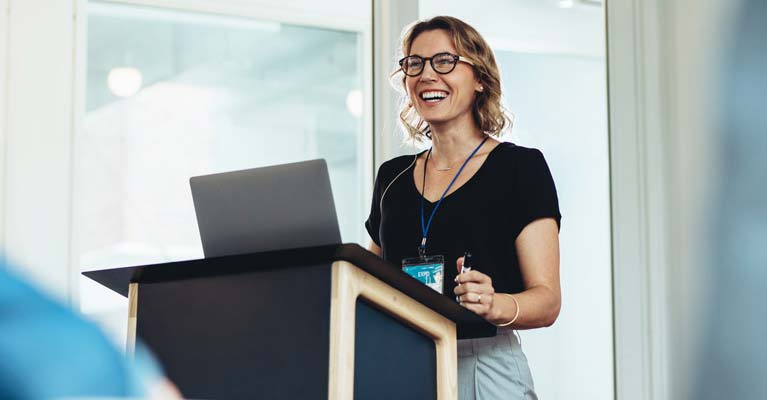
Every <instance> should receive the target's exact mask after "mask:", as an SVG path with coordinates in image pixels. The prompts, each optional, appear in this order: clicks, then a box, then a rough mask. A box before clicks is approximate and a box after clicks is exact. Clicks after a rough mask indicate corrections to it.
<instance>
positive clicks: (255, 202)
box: [189, 160, 341, 258]
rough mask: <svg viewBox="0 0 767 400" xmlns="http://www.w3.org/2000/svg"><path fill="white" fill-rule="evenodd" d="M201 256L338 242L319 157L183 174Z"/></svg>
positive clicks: (327, 179)
mask: <svg viewBox="0 0 767 400" xmlns="http://www.w3.org/2000/svg"><path fill="white" fill-rule="evenodd" d="M189 184H190V186H191V188H192V199H193V201H194V211H195V213H196V214H197V226H198V227H199V229H200V238H201V239H202V249H203V252H204V253H205V258H210V257H220V256H228V255H234V254H245V253H257V252H263V251H271V250H283V249H292V248H299V247H311V246H323V245H330V244H340V243H341V233H340V231H339V229H338V219H337V217H336V208H335V205H334V203H333V193H332V191H331V187H330V177H329V176H328V167H327V164H326V163H325V160H310V161H303V162H297V163H291V164H282V165H275V166H270V167H263V168H253V169H246V170H241V171H232V172H225V173H220V174H212V175H203V176H195V177H192V178H190V179H189Z"/></svg>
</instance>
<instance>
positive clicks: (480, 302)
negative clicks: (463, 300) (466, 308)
mask: <svg viewBox="0 0 767 400" xmlns="http://www.w3.org/2000/svg"><path fill="white" fill-rule="evenodd" d="M477 303H479V304H482V295H481V294H478V295H477Z"/></svg>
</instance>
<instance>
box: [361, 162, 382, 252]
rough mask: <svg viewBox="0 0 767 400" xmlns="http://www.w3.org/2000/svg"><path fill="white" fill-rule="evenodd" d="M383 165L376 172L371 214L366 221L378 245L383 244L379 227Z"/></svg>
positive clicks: (372, 237)
mask: <svg viewBox="0 0 767 400" xmlns="http://www.w3.org/2000/svg"><path fill="white" fill-rule="evenodd" d="M382 168H383V166H382V167H381V168H379V169H378V173H377V174H376V180H375V184H374V185H373V200H372V202H371V204H370V215H368V219H367V221H365V229H367V231H368V235H370V238H371V239H373V242H375V244H376V245H378V246H379V247H380V246H381V238H380V237H379V234H378V232H379V228H380V226H381V185H382V181H383V178H382V177H381V170H382Z"/></svg>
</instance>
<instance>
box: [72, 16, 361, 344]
mask: <svg viewBox="0 0 767 400" xmlns="http://www.w3.org/2000/svg"><path fill="white" fill-rule="evenodd" d="M363 53H364V51H363V41H362V34H361V33H360V32H354V31H344V30H332V29H321V28H316V27H310V26H298V25H290V24H286V23H280V22H275V21H267V20H258V19H252V18H239V17H230V16H223V15H214V14H201V13H191V12H181V11H172V10H166V9H159V8H149V7H137V6H127V5H117V4H109V3H99V2H91V3H89V5H88V24H87V83H86V88H85V91H86V94H85V102H86V105H85V120H84V124H83V126H82V129H80V132H78V135H77V137H76V144H75V146H76V147H75V160H76V161H75V162H76V166H75V168H76V169H75V191H74V193H75V195H74V196H75V199H74V204H75V210H74V212H75V217H74V221H75V222H74V224H75V225H74V235H73V237H74V239H73V240H74V242H73V247H74V251H75V257H76V259H77V262H78V263H79V266H80V269H81V270H88V269H96V268H105V267H117V266H121V265H137V264H146V263H159V262H166V261H170V260H182V259H192V258H199V257H202V248H201V243H200V239H199V233H198V230H197V225H196V218H195V214H194V208H193V204H192V199H191V192H190V189H189V177H190V176H195V175H201V174H208V173H214V172H222V171H230V170H236V169H245V168H254V167H260V166H266V165H272V164H282V163H288V162H294V161H300V160H307V159H314V158H324V159H326V160H327V162H328V166H329V171H330V175H331V184H332V186H333V191H334V196H335V204H336V209H337V212H338V219H339V223H340V228H341V234H342V237H343V240H344V241H348V242H360V241H362V240H364V238H366V236H363V235H366V234H365V233H364V228H363V224H362V221H364V213H365V212H366V211H367V210H365V207H366V206H367V202H368V199H367V198H366V196H364V195H362V194H363V192H365V190H364V188H365V185H364V184H363V179H369V177H370V174H371V172H370V169H369V168H370V167H368V166H366V165H364V162H363V160H366V159H367V160H369V156H368V155H367V154H366V152H369V151H370V150H369V149H365V148H363V142H364V140H363V139H364V137H363V136H364V135H365V134H366V133H365V132H364V129H363V113H364V112H365V111H364V107H363V97H364V96H363V94H364V91H365V90H366V89H365V88H363V83H362V82H363V79H362V76H363V60H362V57H363ZM80 303H81V308H82V310H83V312H85V313H86V314H89V315H91V316H93V317H95V318H96V319H99V320H101V321H102V322H103V323H104V324H105V326H107V327H108V329H110V330H113V334H114V335H115V337H116V338H120V337H124V334H125V330H124V329H123V326H124V324H125V322H124V321H125V304H126V303H125V300H124V299H122V298H120V297H119V296H117V295H114V294H111V293H109V292H108V291H106V289H103V288H101V287H99V286H98V285H97V284H95V283H93V282H91V281H90V280H88V279H81V281H80Z"/></svg>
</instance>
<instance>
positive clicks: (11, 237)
mask: <svg viewBox="0 0 767 400" xmlns="http://www.w3.org/2000/svg"><path fill="white" fill-rule="evenodd" d="M8 3H9V10H10V12H9V14H8V20H7V24H4V25H3V26H4V27H6V29H7V31H6V35H7V45H8V48H7V56H6V57H5V58H4V59H3V60H2V64H3V65H4V67H5V68H6V73H7V75H6V76H7V81H6V84H7V87H6V88H5V91H4V92H3V102H4V103H5V104H6V109H7V115H6V118H7V120H6V125H5V127H6V128H5V160H4V170H5V182H4V184H5V185H4V188H3V194H4V196H3V209H2V214H3V220H4V223H3V232H4V247H5V250H6V252H7V255H8V256H9V258H10V259H11V260H12V261H15V262H16V263H18V264H20V265H24V267H25V268H24V271H25V272H26V273H28V274H29V275H30V276H31V277H32V278H33V279H35V280H37V281H38V282H40V283H42V284H43V285H44V286H45V287H47V288H49V289H51V290H53V291H54V292H55V293H57V294H58V295H60V296H62V297H64V298H66V297H67V295H68V282H69V269H68V260H69V222H70V221H69V219H70V207H71V202H70V191H71V190H70V182H71V175H70V172H71V157H70V155H71V139H72V124H73V116H72V111H73V110H72V97H73V71H74V62H73V58H74V51H75V44H74V23H75V21H74V18H73V17H74V1H55V0H8ZM41 27H45V29H41Z"/></svg>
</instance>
